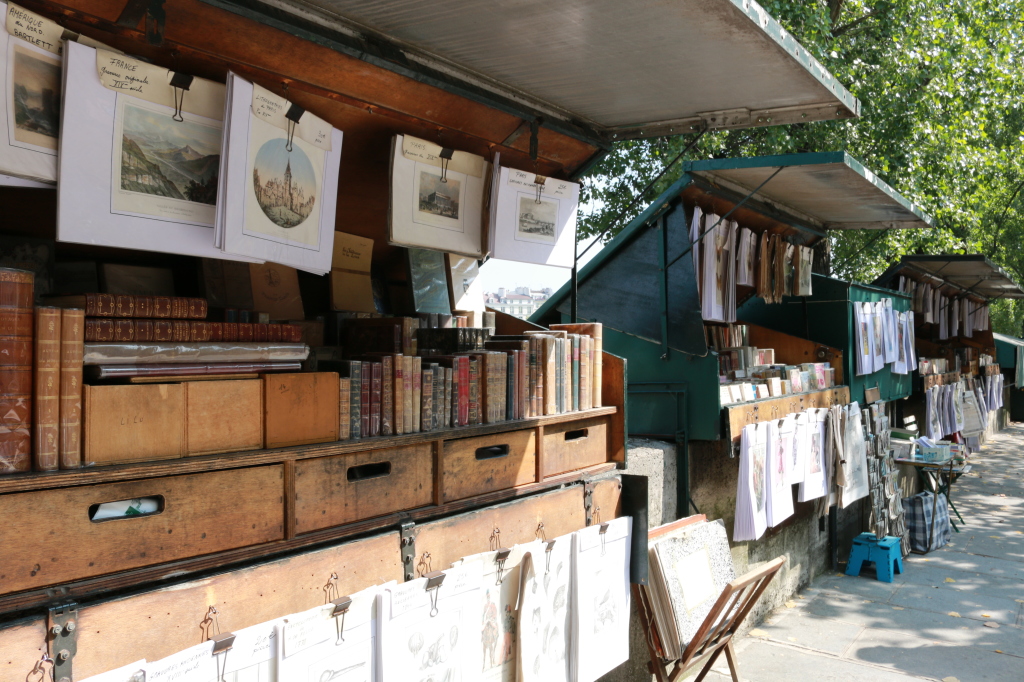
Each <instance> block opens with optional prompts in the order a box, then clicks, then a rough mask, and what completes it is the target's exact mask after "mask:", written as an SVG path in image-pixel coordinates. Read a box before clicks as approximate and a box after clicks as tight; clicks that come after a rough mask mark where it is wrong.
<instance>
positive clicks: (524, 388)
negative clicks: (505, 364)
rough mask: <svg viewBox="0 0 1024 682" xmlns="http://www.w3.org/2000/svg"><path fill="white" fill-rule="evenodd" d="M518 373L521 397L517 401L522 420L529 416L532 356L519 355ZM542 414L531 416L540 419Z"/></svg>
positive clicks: (527, 354) (526, 354)
mask: <svg viewBox="0 0 1024 682" xmlns="http://www.w3.org/2000/svg"><path fill="white" fill-rule="evenodd" d="M516 373H517V374H518V376H519V389H520V390H519V395H518V396H517V397H516V400H517V401H519V414H520V418H525V417H526V416H527V405H528V402H529V391H530V386H529V380H530V354H529V353H521V354H520V355H519V364H517V365H516ZM540 414H542V413H538V414H534V415H529V416H532V417H539V416H540Z"/></svg>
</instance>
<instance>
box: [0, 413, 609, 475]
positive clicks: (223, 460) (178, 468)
mask: <svg viewBox="0 0 1024 682" xmlns="http://www.w3.org/2000/svg"><path fill="white" fill-rule="evenodd" d="M617 409H618V408H616V407H615V406H609V407H598V408H595V409H592V410H584V411H580V412H566V413H564V414H553V415H548V416H544V417H533V418H530V419H516V420H513V421H504V422H498V423H495V424H477V425H475V426H462V427H458V428H454V429H444V430H442V431H427V432H421V433H409V434H404V435H401V436H381V437H376V438H359V439H353V440H343V441H335V442H333V443H318V444H316V445H303V446H299V447H291V448H276V449H271V450H247V451H244V452H232V453H226V454H220V455H204V456H199V457H186V458H181V459H167V460H159V461H155V462H139V463H135V464H113V465H103V466H94V467H86V468H83V469H73V470H68V471H51V472H32V473H25V474H10V475H4V476H0V494H4V493H16V492H27V491H31V490H50V489H53V488H66V487H69V486H79V485H90V484H96V483H112V482H116V481H129V480H137V479H144V478H158V477H161V476H176V475H180V474H193V473H199V472H204V471H219V470H223V469H237V468H241V467H250V466H258V465H262V464H278V463H281V462H289V461H295V460H300V459H309V458H313V457H329V456H332V455H344V454H347V453H353V452H366V451H369V450H378V449H382V448H392V447H399V446H405V445H415V444H418V443H432V442H438V441H446V440H454V439H458V438H469V437H472V436H483V435H488V434H494V433H505V432H508V431H518V430H520V429H529V428H535V427H538V426H547V425H550V424H561V423H565V422H573V421H578V420H582V419H588V418H591V417H600V416H604V415H611V414H615V413H616V411H617Z"/></svg>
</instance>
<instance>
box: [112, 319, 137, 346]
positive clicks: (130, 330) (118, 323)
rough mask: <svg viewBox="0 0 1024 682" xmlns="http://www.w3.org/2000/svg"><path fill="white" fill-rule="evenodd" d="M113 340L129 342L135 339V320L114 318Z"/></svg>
mask: <svg viewBox="0 0 1024 682" xmlns="http://www.w3.org/2000/svg"><path fill="white" fill-rule="evenodd" d="M113 322H114V341H115V342H117V343H131V342H132V341H134V340H135V322H134V321H133V320H114V321H113Z"/></svg>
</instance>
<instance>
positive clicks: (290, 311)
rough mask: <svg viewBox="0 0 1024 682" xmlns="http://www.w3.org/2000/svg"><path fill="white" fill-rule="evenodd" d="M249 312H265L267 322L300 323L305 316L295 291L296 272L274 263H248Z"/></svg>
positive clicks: (299, 298) (296, 282)
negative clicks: (250, 308)
mask: <svg viewBox="0 0 1024 682" xmlns="http://www.w3.org/2000/svg"><path fill="white" fill-rule="evenodd" d="M249 276H250V281H251V284H252V307H253V310H256V311H259V312H263V313H268V314H269V315H270V319H271V320H301V319H303V318H305V317H306V313H305V311H304V310H303V308H302V294H301V293H300V291H299V273H298V271H297V270H296V269H295V268H292V267H288V266H287V265H279V264H278V263H270V262H267V263H262V264H257V263H250V264H249Z"/></svg>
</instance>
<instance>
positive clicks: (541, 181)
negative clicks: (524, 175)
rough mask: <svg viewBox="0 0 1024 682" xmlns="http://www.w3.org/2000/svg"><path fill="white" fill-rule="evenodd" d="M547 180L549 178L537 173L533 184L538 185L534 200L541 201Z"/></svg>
mask: <svg viewBox="0 0 1024 682" xmlns="http://www.w3.org/2000/svg"><path fill="white" fill-rule="evenodd" d="M546 181H547V178H546V177H544V176H543V175H535V176H534V177H533V184H534V185H536V186H537V198H536V199H535V200H534V201H535V203H538V204H539V203H540V193H541V192H543V191H544V183H545V182H546Z"/></svg>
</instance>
